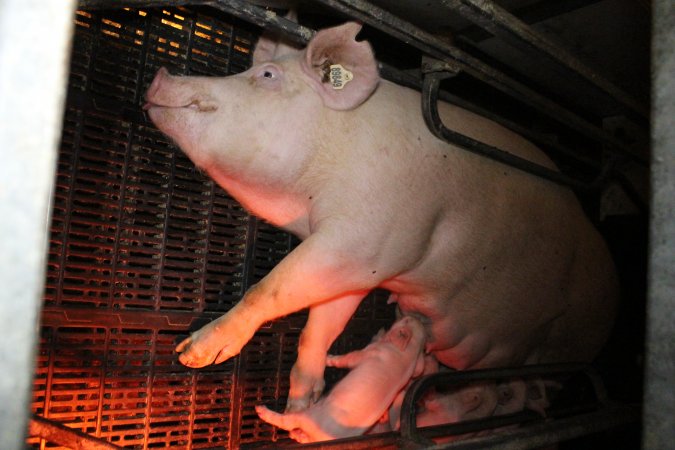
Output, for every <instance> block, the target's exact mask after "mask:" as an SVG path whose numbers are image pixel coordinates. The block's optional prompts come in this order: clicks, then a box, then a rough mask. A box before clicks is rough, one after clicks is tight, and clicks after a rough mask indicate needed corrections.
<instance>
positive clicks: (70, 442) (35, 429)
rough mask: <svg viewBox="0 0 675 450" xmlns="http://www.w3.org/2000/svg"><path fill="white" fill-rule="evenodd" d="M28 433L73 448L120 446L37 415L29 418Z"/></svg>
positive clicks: (87, 449) (109, 449)
mask: <svg viewBox="0 0 675 450" xmlns="http://www.w3.org/2000/svg"><path fill="white" fill-rule="evenodd" d="M28 433H29V435H31V436H38V437H40V438H42V439H44V440H46V441H47V442H50V443H54V444H59V445H63V446H65V447H70V448H71V449H73V450H119V449H121V448H122V447H118V446H116V445H113V444H111V443H109V442H107V441H104V440H102V439H98V438H95V437H93V436H89V435H88V434H85V433H82V432H80V431H77V430H73V429H72V428H68V427H67V426H65V425H62V424H60V423H58V422H54V421H53V420H48V419H45V418H44V417H40V416H37V415H33V417H32V418H31V420H30V425H29V427H28Z"/></svg>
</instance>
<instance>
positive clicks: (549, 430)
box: [408, 406, 640, 450]
mask: <svg viewBox="0 0 675 450" xmlns="http://www.w3.org/2000/svg"><path fill="white" fill-rule="evenodd" d="M639 417H640V415H639V411H638V408H633V407H627V406H623V407H619V406H608V407H606V408H603V409H602V410H600V411H595V412H592V413H588V414H581V415H578V416H574V417H568V418H564V419H555V420H551V421H543V422H540V423H535V424H531V425H526V426H523V427H520V428H516V429H513V430H504V431H500V432H499V433H495V434H491V435H488V436H481V437H476V438H469V439H466V440H462V441H457V442H450V443H447V444H438V445H434V446H433V447H426V448H427V449H428V450H442V449H443V450H445V449H448V450H528V449H537V448H546V447H548V446H551V445H554V444H557V443H559V442H564V441H567V440H570V439H574V438H578V437H582V436H587V435H589V434H593V433H598V432H601V431H606V430H611V429H614V428H617V427H620V426H624V425H628V424H631V423H635V422H636V421H638V419H639ZM408 448H413V447H412V446H409V447H408ZM417 448H420V447H417Z"/></svg>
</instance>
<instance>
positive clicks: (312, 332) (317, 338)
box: [286, 293, 365, 412]
mask: <svg viewBox="0 0 675 450" xmlns="http://www.w3.org/2000/svg"><path fill="white" fill-rule="evenodd" d="M364 295H365V293H356V294H350V295H347V296H345V297H340V298H336V299H333V300H330V301H327V302H324V303H320V304H318V305H314V306H312V307H311V308H310V310H309V318H308V319H307V324H306V325H305V328H304V329H303V330H302V335H301V336H300V344H299V345H298V359H297V360H296V362H295V364H294V365H293V368H292V369H291V387H290V391H289V393H288V402H287V403H286V412H290V411H302V410H304V409H306V408H308V407H309V406H310V404H311V403H314V402H316V401H317V400H318V399H319V397H320V396H321V393H322V392H323V388H324V379H323V374H324V369H325V367H326V353H327V352H328V349H329V348H330V346H331V345H332V344H333V342H334V341H335V339H336V338H337V337H338V336H339V335H340V333H342V330H344V328H345V325H346V324H347V322H348V321H349V319H350V318H351V316H352V315H353V314H354V311H356V308H357V307H358V306H359V304H360V303H361V300H362V299H363V297H364Z"/></svg>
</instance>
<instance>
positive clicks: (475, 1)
mask: <svg viewBox="0 0 675 450" xmlns="http://www.w3.org/2000/svg"><path fill="white" fill-rule="evenodd" d="M441 4H443V5H444V6H446V7H447V8H449V9H452V10H454V11H457V12H458V13H459V14H461V15H462V16H463V17H465V18H466V19H468V20H470V21H472V22H473V23H475V24H476V25H479V26H481V27H482V28H484V29H485V30H487V31H489V32H490V33H492V34H494V35H495V36H498V37H501V38H502V39H504V40H505V41H506V42H509V43H511V44H513V45H514V46H516V47H518V48H524V49H526V50H530V51H534V52H535V53H537V56H544V57H546V58H548V59H549V60H551V61H553V62H555V63H556V64H558V65H559V67H563V68H565V69H567V71H568V72H569V73H570V74H572V75H574V76H576V77H579V78H581V79H583V80H584V81H586V82H587V83H589V84H591V85H593V86H595V87H596V88H598V89H600V90H601V91H602V92H604V93H605V94H607V95H609V96H610V97H612V98H614V99H615V100H617V101H618V102H619V103H621V104H623V105H624V106H627V107H628V108H630V109H631V110H633V111H634V112H636V113H638V114H639V115H640V116H642V117H648V115H649V112H648V108H647V106H646V105H644V104H642V103H641V102H638V101H637V100H636V99H634V98H633V97H632V96H630V95H628V94H627V93H626V92H624V91H623V90H621V89H619V88H618V87H617V86H616V85H614V84H613V83H611V82H610V81H609V80H607V79H606V78H604V77H603V76H602V75H600V74H599V73H597V72H595V71H593V70H591V69H590V68H589V67H588V66H586V65H585V64H583V63H582V62H581V61H580V60H579V59H577V58H576V57H574V56H573V55H572V54H571V53H569V52H568V51H567V50H566V49H564V48H562V47H561V46H559V45H557V44H555V43H553V42H551V41H550V40H548V39H546V38H545V37H544V36H543V35H541V34H539V33H537V32H535V31H534V30H533V29H532V28H531V27H529V26H528V25H527V24H525V23H524V22H522V21H521V20H519V19H518V18H517V17H515V16H514V15H512V14H510V13H509V12H508V11H506V10H505V9H504V8H502V7H500V6H499V5H497V4H495V3H494V2H492V1H490V0H441Z"/></svg>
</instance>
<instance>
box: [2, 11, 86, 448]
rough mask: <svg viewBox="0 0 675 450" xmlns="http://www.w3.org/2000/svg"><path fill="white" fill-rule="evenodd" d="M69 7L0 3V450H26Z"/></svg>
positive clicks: (69, 27) (68, 35)
mask: <svg viewBox="0 0 675 450" xmlns="http://www.w3.org/2000/svg"><path fill="white" fill-rule="evenodd" d="M74 8H75V3H74V1H73V0H0V155H2V159H1V163H0V330H1V332H2V339H0V374H1V375H0V405H2V407H1V408H0V448H2V449H3V450H14V449H17V450H18V449H23V448H25V444H24V440H25V433H26V427H27V424H28V412H29V411H28V410H29V407H28V405H29V402H28V399H29V395H30V388H31V384H32V383H31V382H32V379H33V366H34V359H35V344H36V340H37V318H38V312H39V310H40V304H41V299H42V293H43V292H42V291H43V285H44V272H45V254H46V244H47V229H48V220H49V205H50V191H51V188H52V185H53V182H54V168H55V160H56V148H57V142H58V138H59V137H60V133H61V122H62V116H63V104H64V97H65V86H66V75H67V62H68V55H69V50H70V48H69V47H70V45H69V44H70V40H71V35H72V29H73V25H72V24H73V15H74V14H73V13H74Z"/></svg>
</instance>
